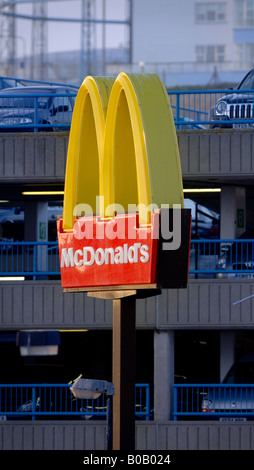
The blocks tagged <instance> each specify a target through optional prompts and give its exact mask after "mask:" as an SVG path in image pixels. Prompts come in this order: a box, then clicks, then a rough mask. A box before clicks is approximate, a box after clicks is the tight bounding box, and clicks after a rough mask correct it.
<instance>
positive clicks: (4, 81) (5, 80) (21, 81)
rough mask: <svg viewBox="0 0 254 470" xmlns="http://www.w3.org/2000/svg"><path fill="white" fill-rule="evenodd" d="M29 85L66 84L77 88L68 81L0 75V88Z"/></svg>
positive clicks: (76, 87) (74, 88)
mask: <svg viewBox="0 0 254 470" xmlns="http://www.w3.org/2000/svg"><path fill="white" fill-rule="evenodd" d="M29 85H30V86H31V85H58V86H68V87H72V88H73V90H77V89H78V88H79V87H78V86H77V85H71V84H68V83H60V82H51V81H46V82H45V81H41V80H32V79H31V80H30V79H28V78H17V77H6V76H0V89H4V88H10V87H19V88H22V87H24V86H29Z"/></svg>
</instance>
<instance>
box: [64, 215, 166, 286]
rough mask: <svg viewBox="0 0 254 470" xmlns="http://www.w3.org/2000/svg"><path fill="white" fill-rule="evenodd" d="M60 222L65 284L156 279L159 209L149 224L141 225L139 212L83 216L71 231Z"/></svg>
mask: <svg viewBox="0 0 254 470" xmlns="http://www.w3.org/2000/svg"><path fill="white" fill-rule="evenodd" d="M57 224H58V226H57V229H58V243H59V255H60V268H61V279H62V286H63V288H69V289H70V288H84V287H86V288H89V287H96V286H101V287H103V286H105V287H106V286H111V287H113V286H125V285H134V284H137V285H139V284H140V285H144V284H145V285H146V284H154V283H155V282H156V265H157V251H158V250H157V247H158V233H159V213H156V212H155V213H153V214H152V220H151V225H149V226H147V227H139V223H138V214H123V215H117V216H115V217H113V218H112V219H100V218H99V217H92V216H91V217H87V216H86V217H81V218H78V219H76V220H75V223H74V229H73V231H70V232H68V231H63V229H62V220H59V221H58V222H57Z"/></svg>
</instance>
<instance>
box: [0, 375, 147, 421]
mask: <svg viewBox="0 0 254 470" xmlns="http://www.w3.org/2000/svg"><path fill="white" fill-rule="evenodd" d="M70 387H71V384H0V420H8V419H32V420H35V419H38V418H41V419H43V418H45V417H50V418H52V419H54V418H56V417H58V418H59V417H60V418H63V419H64V418H69V419H73V418H78V419H82V418H83V419H89V418H92V417H94V418H100V417H106V415H107V399H106V396H105V394H101V395H100V397H98V398H97V399H96V400H92V399H89V400H85V399H76V398H74V396H73V395H72V393H71V391H70ZM135 415H136V418H138V419H144V420H147V421H148V420H150V418H151V409H150V386H149V384H136V386H135Z"/></svg>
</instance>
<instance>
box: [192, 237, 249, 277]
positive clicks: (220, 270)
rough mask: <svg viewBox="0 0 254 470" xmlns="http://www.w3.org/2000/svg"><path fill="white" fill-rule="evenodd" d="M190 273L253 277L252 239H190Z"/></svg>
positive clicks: (208, 275) (205, 275)
mask: <svg viewBox="0 0 254 470" xmlns="http://www.w3.org/2000/svg"><path fill="white" fill-rule="evenodd" d="M189 273H190V275H195V276H202V277H211V276H212V277H216V278H223V277H229V278H230V277H232V278H235V277H238V278H252V277H254V239H225V240H192V241H191V250H190V266H189Z"/></svg>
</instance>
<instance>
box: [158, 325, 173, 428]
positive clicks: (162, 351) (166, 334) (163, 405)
mask: <svg viewBox="0 0 254 470" xmlns="http://www.w3.org/2000/svg"><path fill="white" fill-rule="evenodd" d="M174 362H175V361H174V331H158V330H156V331H155V332H154V419H155V420H156V421H163V420H169V419H172V412H173V406H174V401H173V384H174Z"/></svg>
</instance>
